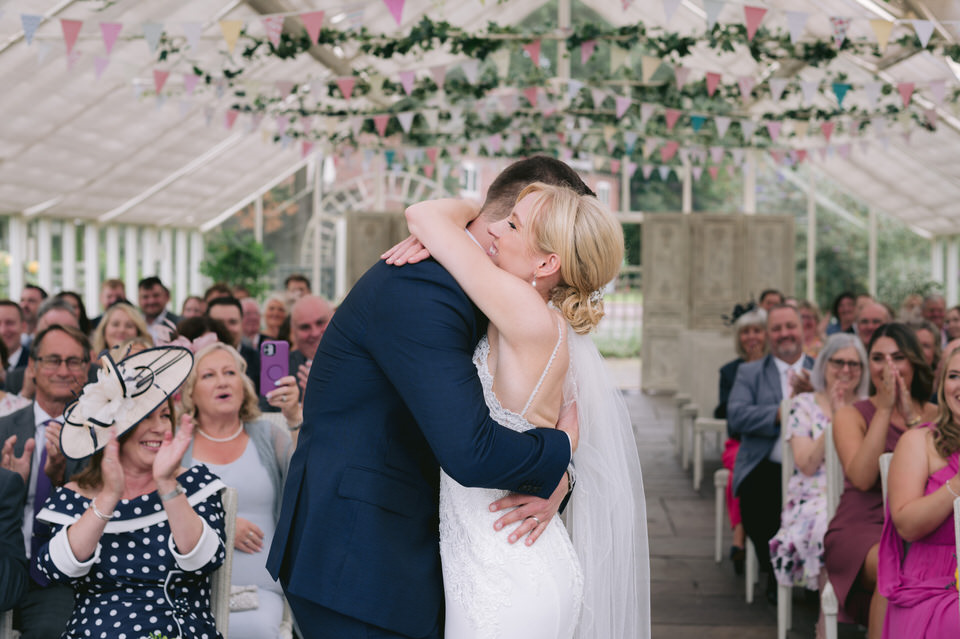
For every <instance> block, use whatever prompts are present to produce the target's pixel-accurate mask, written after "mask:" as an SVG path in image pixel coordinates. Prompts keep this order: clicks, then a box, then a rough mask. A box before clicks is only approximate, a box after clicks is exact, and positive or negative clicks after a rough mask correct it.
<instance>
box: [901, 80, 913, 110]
mask: <svg viewBox="0 0 960 639" xmlns="http://www.w3.org/2000/svg"><path fill="white" fill-rule="evenodd" d="M913 89H914V84H913V82H900V83H898V84H897V91H899V92H900V97H901V98H902V99H903V108H907V107H908V106H909V105H910V98H911V96H913Z"/></svg>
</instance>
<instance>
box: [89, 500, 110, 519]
mask: <svg viewBox="0 0 960 639" xmlns="http://www.w3.org/2000/svg"><path fill="white" fill-rule="evenodd" d="M90 509H91V510H93V514H94V515H96V516H97V519H99V520H100V521H110V520H111V519H113V517H114V515H113V513H112V512H111V513H110V514H109V515H104V514H103V513H102V512H100V509H99V508H97V498H96V497H94V498H93V499H91V500H90Z"/></svg>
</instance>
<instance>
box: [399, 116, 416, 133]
mask: <svg viewBox="0 0 960 639" xmlns="http://www.w3.org/2000/svg"><path fill="white" fill-rule="evenodd" d="M413 116H414V113H413V111H404V112H403V113H398V114H397V121H398V122H400V128H402V129H403V132H404V133H410V128H411V127H412V126H413Z"/></svg>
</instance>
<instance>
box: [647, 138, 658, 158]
mask: <svg viewBox="0 0 960 639" xmlns="http://www.w3.org/2000/svg"><path fill="white" fill-rule="evenodd" d="M658 144H660V141H659V140H657V139H656V138H647V139H646V140H644V141H643V157H644V158H649V157H650V155H651V154H652V153H653V150H654V149H656V148H657V145H658Z"/></svg>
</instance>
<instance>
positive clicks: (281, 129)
mask: <svg viewBox="0 0 960 639" xmlns="http://www.w3.org/2000/svg"><path fill="white" fill-rule="evenodd" d="M288 126H290V118H288V117H287V116H285V115H278V116H277V135H280V136H282V135H283V134H284V133H286V132H287V127H288Z"/></svg>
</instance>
